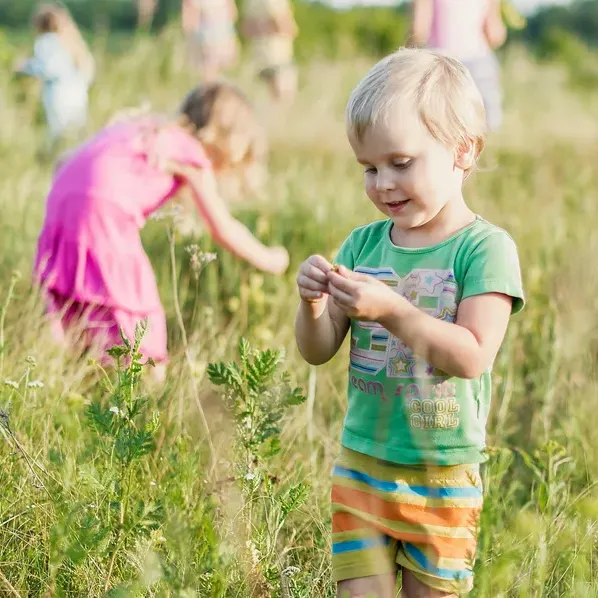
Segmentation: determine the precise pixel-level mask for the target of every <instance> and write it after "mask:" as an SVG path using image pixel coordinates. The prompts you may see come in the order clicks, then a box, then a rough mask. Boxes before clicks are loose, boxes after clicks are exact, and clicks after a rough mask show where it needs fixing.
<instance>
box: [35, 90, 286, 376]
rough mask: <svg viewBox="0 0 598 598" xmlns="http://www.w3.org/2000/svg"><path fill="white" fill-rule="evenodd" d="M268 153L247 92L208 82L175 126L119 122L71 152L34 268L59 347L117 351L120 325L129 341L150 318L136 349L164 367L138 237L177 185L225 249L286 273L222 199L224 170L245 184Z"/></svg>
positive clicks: (277, 256) (157, 305)
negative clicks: (70, 344) (69, 336)
mask: <svg viewBox="0 0 598 598" xmlns="http://www.w3.org/2000/svg"><path fill="white" fill-rule="evenodd" d="M264 148H265V144H264V139H263V133H262V131H261V129H260V127H259V126H258V124H257V122H256V119H255V117H254V114H253V111H252V109H251V106H250V105H249V103H248V102H247V100H246V99H245V97H244V96H243V95H242V93H241V92H240V91H239V90H238V89H237V88H236V87H233V86H231V85H228V84H224V83H214V84H206V85H203V86H200V87H198V88H197V89H196V90H194V91H193V92H192V93H190V94H189V96H188V97H187V98H186V100H185V101H184V103H183V106H182V108H181V113H180V117H179V118H178V119H177V120H176V121H170V122H169V121H168V120H167V119H165V118H159V117H156V116H145V117H141V118H138V119H136V120H130V121H126V122H119V123H116V124H113V125H111V126H108V127H107V128H105V129H104V130H102V131H100V132H99V133H98V134H97V135H95V136H94V137H92V138H91V139H90V140H89V141H87V142H86V143H85V144H83V145H82V146H81V147H79V148H78V149H76V150H75V151H74V152H73V153H71V154H70V155H69V156H68V157H67V158H66V159H65V161H64V162H63V163H62V164H61V165H60V166H59V168H58V170H57V172H56V176H55V179H54V181H53V184H52V189H51V191H50V194H49V196H48V199H47V206H46V216H45V221H44V225H43V228H42V231H41V235H40V238H39V242H38V249H37V256H36V260H35V275H36V278H37V279H38V281H39V283H40V284H41V285H42V287H43V288H44V290H45V291H46V293H47V298H48V308H49V312H50V313H51V314H53V316H54V317H53V318H52V326H53V327H54V329H55V332H56V334H58V335H59V336H60V337H61V339H62V340H64V338H65V332H67V330H68V331H76V333H77V335H79V334H80V335H81V340H82V341H83V343H84V345H85V346H86V347H88V348H91V347H93V348H94V349H99V350H101V351H102V352H105V350H106V349H108V348H109V347H111V346H112V345H114V344H119V343H120V334H119V328H122V329H123V330H124V332H125V333H126V334H127V335H128V336H129V337H130V338H131V337H132V335H133V333H134V329H135V325H136V323H137V322H139V321H140V320H142V319H144V318H147V319H148V324H149V326H148V330H147V333H146V335H145V337H144V339H143V342H142V345H141V351H142V353H143V355H144V356H145V357H151V358H152V359H153V360H154V361H155V362H156V363H157V364H160V363H165V361H166V358H167V351H166V318H165V315H164V310H163V308H162V304H161V302H160V297H159V294H158V288H157V284H156V279H155V277H154V273H153V271H152V267H151V265H150V262H149V259H148V257H147V255H146V253H145V251H144V249H143V246H142V244H141V238H140V230H141V228H142V227H143V225H144V223H145V221H146V220H147V218H148V216H149V215H150V214H152V213H153V212H155V211H156V210H157V209H158V208H160V207H161V206H163V205H164V203H165V202H167V201H168V200H169V199H170V198H171V197H173V196H174V195H175V194H176V193H177V192H178V191H179V190H180V189H181V188H182V187H183V186H187V187H188V189H189V190H190V191H191V195H192V196H193V197H194V200H195V204H196V206H197V209H198V210H199V212H200V214H201V216H202V217H203V220H204V221H205V223H206V226H207V228H208V231H209V232H210V234H211V235H212V237H213V238H214V240H215V241H216V242H217V243H218V244H219V245H220V246H221V247H223V248H224V249H226V250H228V251H231V252H232V253H234V254H235V255H237V256H238V257H240V258H241V259H244V260H246V261H247V262H249V263H250V264H252V265H253V266H255V267H256V268H259V269H260V270H263V271H265V272H269V273H272V274H282V273H283V272H284V271H285V270H286V268H287V266H288V254H287V251H286V250H285V249H284V248H282V247H274V248H268V247H265V246H264V245H262V244H261V243H260V242H259V241H258V240H257V239H256V238H255V237H254V236H253V235H252V234H251V232H250V231H249V230H248V229H247V228H245V226H243V224H241V223H240V222H239V221H238V220H236V219H234V218H233V217H232V216H231V215H230V213H229V212H228V210H227V207H226V204H225V203H224V201H223V200H222V199H221V197H220V196H219V194H218V191H217V184H216V176H215V175H216V174H218V173H219V172H222V171H225V170H226V171H230V170H236V171H237V172H238V174H239V177H240V178H241V179H242V180H243V181H244V182H245V183H246V184H247V185H251V183H252V176H253V173H254V172H255V171H257V170H259V164H260V161H261V159H262V158H263V157H264V154H265V151H264ZM159 372H160V373H159V375H160V376H161V375H162V374H163V367H162V368H160V370H159Z"/></svg>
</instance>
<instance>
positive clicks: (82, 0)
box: [0, 0, 598, 62]
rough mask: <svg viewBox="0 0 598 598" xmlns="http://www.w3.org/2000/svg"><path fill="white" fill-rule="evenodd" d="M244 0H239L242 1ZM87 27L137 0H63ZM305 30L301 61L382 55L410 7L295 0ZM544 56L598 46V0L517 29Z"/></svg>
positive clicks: (174, 1)
mask: <svg viewBox="0 0 598 598" xmlns="http://www.w3.org/2000/svg"><path fill="white" fill-rule="evenodd" d="M242 1H243V0H238V2H240V3H241V4H242ZM36 4H37V0H0V27H2V28H6V29H9V30H14V29H20V30H23V29H25V28H26V27H27V26H28V23H29V20H30V17H31V14H32V12H33V10H34V8H35V6H36ZM63 4H65V5H66V6H68V8H69V9H70V10H71V12H72V14H73V16H74V18H75V19H76V21H77V23H79V25H80V26H81V27H83V28H84V29H87V30H96V31H97V30H104V31H105V30H111V31H121V32H126V31H132V30H133V29H135V27H136V25H137V8H136V1H135V0H63ZM180 4H181V0H159V2H158V8H157V11H156V14H155V18H154V21H153V28H154V29H155V30H159V29H161V28H162V27H164V26H165V25H167V24H168V23H169V22H170V21H171V20H174V19H178V18H179V13H180ZM295 12H296V18H297V22H298V24H299V28H300V37H299V39H298V41H297V46H296V51H297V56H298V58H299V59H302V58H305V57H307V56H313V55H314V54H315V55H322V56H326V57H330V58H334V57H337V56H340V55H345V56H346V55H347V54H348V53H349V52H351V51H353V52H356V53H360V54H370V55H374V56H377V55H380V54H385V53H388V52H390V51H392V50H394V49H396V48H397V47H399V46H401V45H403V44H404V43H405V40H406V39H407V33H408V24H409V15H408V9H407V5H406V3H405V4H402V5H399V6H397V7H396V8H381V7H380V8H364V7H354V8H351V9H347V10H342V11H339V10H334V9H332V8H330V7H329V6H326V5H325V4H320V3H318V2H308V1H305V0H295ZM512 39H514V40H518V41H523V42H525V43H526V44H528V45H529V46H531V47H532V48H533V49H534V51H535V52H536V53H537V54H538V55H539V56H540V57H541V58H547V59H550V60H554V59H555V58H557V59H563V58H564V59H565V61H566V62H568V61H570V60H573V56H578V57H579V52H580V51H581V48H582V47H583V46H585V45H589V46H598V0H574V1H573V2H572V3H571V4H570V5H566V6H549V7H544V8H543V9H541V10H540V11H538V12H537V13H536V14H535V15H534V16H532V17H530V18H529V19H528V26H527V28H526V29H524V30H523V31H521V32H513V36H512Z"/></svg>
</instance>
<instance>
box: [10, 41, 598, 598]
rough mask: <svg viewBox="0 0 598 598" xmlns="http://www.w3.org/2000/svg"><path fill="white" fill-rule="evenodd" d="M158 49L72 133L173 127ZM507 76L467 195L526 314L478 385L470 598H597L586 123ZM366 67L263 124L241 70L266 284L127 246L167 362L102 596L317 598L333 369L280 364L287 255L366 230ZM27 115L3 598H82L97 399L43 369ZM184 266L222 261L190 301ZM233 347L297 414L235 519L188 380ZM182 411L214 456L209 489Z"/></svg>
mask: <svg viewBox="0 0 598 598" xmlns="http://www.w3.org/2000/svg"><path fill="white" fill-rule="evenodd" d="M172 37H173V36H172V35H171V36H170V37H169V36H168V35H167V36H166V38H165V39H164V40H162V41H161V42H156V41H155V40H147V39H143V38H142V39H139V40H137V41H136V42H131V48H130V52H129V53H128V54H123V55H118V56H116V57H115V56H109V55H107V54H105V53H103V52H102V51H101V49H100V51H99V54H98V62H99V68H100V78H99V80H98V82H97V85H96V86H95V88H94V89H93V92H92V117H91V123H90V129H91V130H95V129H97V128H98V127H100V126H101V125H102V124H103V123H104V122H106V121H107V120H108V119H109V118H110V117H111V116H112V115H113V113H114V112H116V111H117V110H119V109H121V108H123V107H131V106H137V105H140V104H142V103H143V102H145V101H150V102H151V104H152V107H153V108H154V109H157V110H164V111H169V112H174V111H175V110H176V108H177V106H178V104H179V102H180V101H181V99H182V97H183V96H184V94H185V93H186V91H187V90H188V89H189V88H190V87H191V86H192V85H193V84H194V83H195V82H196V77H195V76H194V75H193V74H192V73H189V72H187V71H185V70H184V69H183V68H182V66H181V63H182V59H183V52H184V49H183V48H182V46H181V45H180V44H179V43H177V42H176V41H173V39H171V38H172ZM108 46H109V44H108ZM506 62H507V65H506V72H505V83H506V89H507V118H506V124H505V127H504V130H503V131H502V132H501V133H500V134H499V135H497V136H496V137H494V138H492V139H490V140H489V146H488V150H487V152H486V153H485V155H484V158H483V160H482V162H481V164H480V169H479V172H478V173H477V174H476V175H475V177H474V178H473V179H472V180H471V181H470V182H468V185H467V195H468V197H469V199H470V203H471V206H472V207H473V209H474V210H476V211H477V212H479V213H480V214H481V215H483V216H484V217H486V218H487V219H489V220H491V221H492V222H495V223H496V224H498V225H501V226H504V227H505V228H506V229H507V230H508V231H509V232H510V233H511V234H512V235H513V237H514V238H515V239H516V241H517V243H518V246H519V250H520V256H521V261H522V266H523V274H524V281H525V288H526V292H527V300H528V306H527V308H526V310H525V311H524V312H523V313H522V314H521V315H519V316H517V317H516V318H515V319H514V320H513V322H512V324H511V327H510V331H509V334H508V337H507V339H506V341H505V344H504V347H503V350H502V351H501V353H500V355H499V358H498V359H497V363H496V366H495V393H494V408H493V411H492V414H491V418H490V427H489V439H490V444H491V445H492V446H493V447H494V451H493V455H492V458H491V461H490V464H489V465H488V467H487V468H486V471H485V481H486V494H487V497H486V506H485V510H484V515H483V521H482V534H481V538H480V552H479V555H478V559H477V563H476V576H477V583H476V589H475V590H474V593H473V596H480V597H482V596H483V597H485V598H496V597H501V596H504V597H507V596H509V597H513V598H515V597H530V598H531V597H540V596H546V597H555V598H556V597H586V596H598V574H597V573H596V571H597V565H598V562H597V556H596V555H597V552H596V542H597V540H598V535H597V534H598V523H597V522H598V491H597V490H596V488H595V480H596V479H597V478H598V449H597V446H598V445H597V443H596V440H595V437H596V432H595V430H596V429H597V428H598V409H596V406H595V403H596V396H597V391H598V384H597V382H598V379H597V377H596V365H597V363H598V362H597V352H598V342H597V341H598V327H597V325H596V322H597V321H598V318H597V316H598V302H597V300H596V297H598V277H597V275H596V274H595V264H594V262H595V256H596V251H598V228H597V226H596V223H597V222H598V219H597V214H596V211H597V210H598V172H597V170H596V168H595V161H596V158H595V156H596V155H597V152H598V136H597V134H596V133H598V106H597V103H596V100H594V99H593V98H592V97H591V96H589V95H584V94H582V93H581V92H579V91H576V92H575V93H574V92H572V91H568V90H567V89H566V86H564V82H565V81H566V78H565V77H564V76H563V74H562V73H561V72H560V71H559V70H558V69H556V68H548V67H539V66H538V65H536V64H534V63H533V62H531V61H530V60H529V58H527V57H526V56H525V55H524V54H523V53H522V52H519V51H517V52H513V53H512V54H511V55H510V56H508V57H507V58H506ZM367 66H368V62H367V61H366V60H365V59H364V60H361V61H359V60H357V61H351V62H349V61H347V62H346V63H338V64H330V63H315V62H314V63H311V64H308V65H306V66H305V67H303V68H302V71H301V78H302V91H301V94H300V96H299V98H298V99H297V102H296V104H295V106H293V107H292V108H281V107H278V106H272V105H271V104H270V102H269V99H268V97H267V95H266V92H265V90H264V89H263V88H261V87H259V84H258V83H257V82H255V81H254V80H253V77H252V71H251V70H250V69H249V68H244V69H242V70H241V71H240V72H238V73H236V74H235V77H236V78H237V79H238V80H239V81H240V83H241V84H242V85H243V86H244V87H245V88H246V89H247V90H248V92H249V93H250V95H251V96H252V97H253V98H254V99H255V102H256V104H257V106H258V112H259V114H260V116H261V118H262V120H264V121H265V122H266V123H267V126H268V128H269V132H270V136H271V159H270V170H271V179H270V181H269V184H268V187H267V191H266V193H265V197H263V198H259V200H256V201H254V202H247V203H240V204H237V205H236V206H235V210H236V211H237V213H238V215H239V217H240V218H241V219H242V220H243V221H245V222H247V223H248V224H249V225H250V226H251V227H252V229H253V230H256V231H257V232H258V234H259V236H260V237H261V238H262V239H264V240H265V241H266V242H268V243H283V244H285V245H286V246H287V247H288V249H289V251H290V254H291V259H292V265H291V268H290V270H289V273H288V274H287V275H285V276H284V277H282V278H280V279H275V278H272V277H269V276H264V275H262V274H259V273H257V272H255V271H253V270H251V269H249V268H248V267H247V266H245V265H243V264H240V263H238V262H236V261H235V260H234V259H233V258H232V257H230V256H229V255H226V254H224V253H223V252H221V251H219V250H218V249H217V248H215V246H214V245H213V243H212V242H211V241H210V240H209V239H208V238H207V237H205V236H202V237H199V238H194V237H189V236H187V237H184V236H183V235H182V234H181V233H180V232H177V231H174V230H173V229H172V228H169V227H172V225H171V223H170V221H169V220H165V221H164V220H163V221H150V222H149V223H148V226H147V228H146V230H145V231H144V234H143V238H144V242H145V245H146V248H147V251H148V253H149V255H150V258H151V260H152V263H153V265H154V267H155V271H156V275H157V277H158V280H159V285H160V291H161V295H162V299H163V301H164V304H165V307H166V309H167V313H168V314H169V342H170V349H171V354H172V363H171V366H170V370H169V377H168V382H167V385H166V388H165V389H164V390H163V391H160V390H156V388H155V387H151V386H148V388H147V392H148V393H149V403H148V406H147V409H148V413H151V412H152V411H153V410H158V411H159V412H160V421H161V426H160V428H159V429H158V431H157V432H156V444H155V448H154V449H153V450H152V452H151V453H150V455H149V456H147V457H146V458H144V460H143V462H142V466H140V467H139V468H138V469H137V470H135V475H134V478H133V481H132V486H131V489H130V492H131V495H132V496H134V497H135V500H136V501H137V502H136V503H135V504H136V505H137V506H138V507H139V508H141V507H140V505H141V502H139V501H142V503H143V509H146V510H145V511H144V510H143V509H141V510H140V511H139V512H138V513H137V511H135V513H134V515H135V517H137V514H138V518H137V519H135V518H134V524H132V526H131V527H130V528H127V530H126V533H125V532H121V533H123V534H124V539H123V540H119V542H120V544H119V552H118V556H117V558H116V559H115V560H114V563H113V568H112V572H111V576H110V579H111V582H110V585H111V586H114V587H116V586H119V587H120V588H121V589H120V590H118V591H119V592H122V593H120V594H119V593H116V590H115V591H114V593H113V595H115V596H116V595H118V596H120V595H122V596H124V595H131V596H196V595H197V596H212V595H213V596H241V597H244V596H297V597H313V596H316V597H320V596H322V597H325V596H332V595H333V589H334V588H333V584H332V582H331V578H330V558H329V520H330V514H329V506H328V493H329V474H330V471H331V467H332V461H333V459H334V456H335V454H336V451H337V448H338V437H339V432H340V427H341V423H342V417H343V413H344V405H345V398H344V397H345V384H346V354H345V352H344V350H343V352H342V354H341V355H339V356H338V357H337V358H335V359H334V360H333V361H332V362H331V363H329V364H327V365H326V366H323V367H321V368H318V369H317V370H312V369H310V368H309V367H308V366H307V365H306V364H305V363H304V362H303V361H302V360H301V359H300V357H299V356H298V353H297V351H296V349H295V347H294V341H293V330H292V323H293V317H294V310H295V307H296V302H297V297H296V293H295V288H294V273H295V270H296V267H297V266H298V264H299V263H300V261H302V260H303V259H304V258H305V257H306V256H307V255H309V254H311V253H314V252H319V253H322V254H325V255H328V256H332V255H333V254H334V252H335V250H336V248H337V247H338V245H339V244H340V242H341V241H342V240H343V238H344V237H345V236H346V235H347V234H348V233H349V232H350V231H351V230H352V228H353V227H355V226H357V225H359V224H363V223H364V222H367V221H368V220H372V219H374V218H376V217H377V215H376V213H375V211H374V209H373V208H372V207H371V206H370V205H369V204H368V202H367V199H366V198H365V196H364V194H363V191H362V188H361V181H360V172H359V169H358V167H357V166H356V164H355V163H354V159H353V157H352V156H351V153H350V149H349V146H348V144H347V142H346V140H345V138H344V128H343V106H344V102H345V99H346V97H347V94H348V92H349V90H350V88H351V86H352V85H353V84H354V83H356V82H357V80H358V79H359V77H360V75H362V74H363V72H364V71H365V69H366V68H367ZM35 97H36V96H35V89H34V86H31V85H28V84H25V83H18V82H15V81H11V80H9V75H8V73H7V72H5V71H3V72H2V73H1V74H0V120H1V126H0V155H1V161H2V176H1V177H0V206H1V209H2V218H1V220H0V256H1V257H0V275H1V277H2V278H1V280H2V281H3V282H2V283H1V284H0V305H3V304H4V302H5V301H6V299H7V294H8V290H9V284H10V280H11V275H12V273H13V271H15V270H18V271H20V272H21V274H22V278H21V279H20V280H19V281H18V282H17V283H16V286H15V297H14V298H13V300H12V302H11V303H10V305H9V306H8V309H7V311H6V319H5V323H4V330H3V334H4V340H5V343H4V346H3V347H2V350H3V353H2V362H1V363H2V366H1V367H2V369H1V371H0V377H1V380H0V382H1V383H2V384H3V385H2V387H1V388H0V408H2V409H3V412H4V411H7V412H8V411H9V423H10V430H11V432H12V435H11V434H10V433H9V432H8V430H7V429H6V428H0V429H2V430H3V436H2V437H1V438H0V595H2V596H4V595H6V596H10V595H12V596H16V595H20V596H23V597H25V596H101V595H104V588H105V585H106V579H107V572H108V570H109V567H110V560H111V556H110V555H111V554H113V552H111V548H110V546H112V544H111V542H113V541H114V535H109V536H108V537H101V535H94V530H96V528H97V529H100V528H101V525H104V524H106V525H108V523H109V522H108V523H107V521H108V520H107V519H106V516H105V514H106V512H110V511H109V509H110V505H106V504H105V501H106V500H107V499H106V497H107V496H108V495H109V492H108V485H109V484H111V483H113V481H111V480H113V477H111V476H110V475H109V474H110V469H109V468H108V466H107V463H108V462H107V461H106V460H105V457H104V456H102V455H103V453H101V452H98V450H97V444H96V441H95V440H94V438H95V437H94V435H93V432H92V430H91V429H90V427H89V425H88V419H87V417H86V415H85V413H86V409H87V406H88V405H89V403H90V402H91V401H92V400H93V399H94V398H98V397H101V396H103V392H104V391H102V388H101V387H100V386H99V380H100V378H101V376H100V375H99V374H98V371H97V367H96V366H95V365H93V364H89V363H87V362H86V361H85V360H75V359H73V358H72V356H70V355H69V354H68V353H67V352H65V351H64V350H63V349H61V348H59V347H55V346H53V344H52V342H51V339H50V335H49V333H48V331H47V330H46V328H45V326H44V324H43V320H42V317H41V314H42V306H41V304H40V300H39V297H38V296H37V294H36V293H35V292H34V291H33V290H32V289H31V287H30V283H29V281H30V272H31V262H32V259H33V256H34V252H35V243H36V239H37V234H38V231H39V228H40V226H41V222H42V218H43V213H44V200H45V195H46V193H47V190H48V186H49V183H50V176H51V165H49V164H47V163H43V162H39V161H37V160H36V152H37V149H38V148H39V146H40V144H41V143H42V140H43V134H44V131H43V127H42V126H41V124H39V123H38V124H36V125H35V126H32V125H31V123H32V120H33V119H35V118H36V114H37V104H36V102H35ZM168 230H170V231H171V232H174V234H175V241H176V246H175V247H174V249H175V251H174V255H175V272H176V281H177V282H176V289H177V291H178V297H177V296H176V295H175V293H174V292H173V291H174V288H173V283H172V280H173V271H172V261H171V259H170V255H171V253H170V249H171V245H170V241H169V236H168V234H167V232H168ZM192 243H197V244H198V245H199V246H200V248H201V249H203V250H205V251H216V252H217V253H218V256H219V257H218V260H217V261H216V262H215V263H211V264H208V265H207V266H206V267H205V268H204V270H203V271H202V272H201V275H200V277H199V280H196V279H195V277H194V274H193V272H192V270H191V268H190V267H189V253H188V252H187V251H186V246H188V245H190V244H192ZM177 299H178V300H177ZM176 308H180V311H181V313H182V316H183V324H184V328H185V331H186V336H187V338H188V352H187V355H186V356H185V347H184V344H183V338H184V336H183V334H182V330H181V326H180V323H179V322H178V321H177V318H176V317H175V314H176ZM241 335H244V336H246V337H247V338H248V339H249V340H250V341H251V343H252V344H253V345H254V346H256V347H262V348H271V349H277V350H278V349H279V350H283V351H284V352H285V355H286V357H285V361H284V369H285V370H287V371H289V372H290V374H291V377H292V378H293V382H294V383H297V384H299V385H300V386H301V387H303V389H304V391H305V393H306V394H308V395H309V396H308V401H307V402H306V403H305V404H304V405H301V406H298V407H295V408H294V410H293V411H292V412H291V413H290V415H291V417H289V419H288V421H287V422H286V424H285V426H284V429H283V431H282V441H281V450H280V452H279V453H278V455H276V456H275V457H272V459H271V460H270V461H269V462H268V463H269V465H268V475H271V476H272V479H271V480H270V481H269V482H268V484H269V485H268V484H266V485H264V486H262V487H260V489H259V492H258V491H257V490H256V494H255V495H252V499H251V500H252V501H257V503H258V504H259V508H258V507H257V506H256V507H255V509H256V510H254V511H252V516H251V518H248V515H247V509H248V508H249V505H251V504H252V503H251V501H250V502H247V501H248V498H247V497H248V496H249V495H248V494H247V493H246V492H245V491H246V488H245V489H243V487H242V486H239V485H238V484H236V483H234V482H233V481H231V480H232V479H234V478H235V476H236V473H235V471H237V469H236V468H238V467H239V466H240V465H239V463H241V462H242V461H243V457H242V455H239V454H234V452H233V453H231V451H230V447H231V446H233V440H234V426H233V425H232V423H231V420H230V417H231V415H230V413H229V412H227V410H226V409H224V408H223V403H222V400H221V398H220V395H219V394H218V391H217V389H215V388H214V387H213V386H212V385H211V384H210V383H209V381H208V377H207V374H206V368H207V365H208V364H209V363H211V362H216V361H219V360H226V361H228V360H231V359H235V358H236V349H237V344H238V340H239V337H240V336H241ZM28 357H30V358H29V359H28ZM31 358H33V359H31ZM38 381H39V382H41V384H43V386H42V385H41V384H39V383H37V382H38ZM34 382H35V384H33V383H34ZM15 385H16V386H17V388H15ZM199 405H200V406H201V407H202V409H203V410H204V411H205V416H206V419H207V422H208V426H209V429H210V434H211V437H212V439H213V443H214V447H215V451H216V453H217V455H216V457H217V459H216V461H215V462H216V467H215V468H214V469H213V470H211V469H210V465H209V463H210V461H209V454H208V452H209V451H208V445H207V443H206V433H205V429H204V427H203V425H202V418H201V414H200V411H199V409H198V406H199ZM235 446H236V445H235ZM102 472H104V473H102ZM102 476H107V477H102ZM268 479H269V478H268ZM298 484H306V485H307V487H308V490H307V496H306V500H305V502H304V503H303V504H302V505H301V506H299V507H298V508H299V510H298V511H293V512H291V513H290V515H289V517H288V519H286V521H285V523H284V526H283V527H282V529H281V530H279V531H277V520H274V519H268V516H267V514H268V513H270V514H271V516H272V517H273V515H272V513H276V512H277V511H276V510H275V509H274V506H275V504H279V503H276V502H275V501H280V500H282V498H283V497H284V493H285V492H287V490H288V489H289V488H292V487H296V486H297V485H298ZM287 498H288V497H287ZM268 505H270V507H271V508H270V509H268V508H267V507H268ZM106 509H108V511H107V510H106ZM262 515H263V518H262V519H260V517H262ZM131 516H133V515H131ZM96 519H98V521H99V523H94V522H95V521H96ZM132 521H133V520H132ZM248 521H250V522H253V524H252V526H250V527H249V528H248ZM113 531H114V530H113ZM275 532H276V536H274V533H275ZM273 538H274V541H275V545H274V550H273V546H272V542H273Z"/></svg>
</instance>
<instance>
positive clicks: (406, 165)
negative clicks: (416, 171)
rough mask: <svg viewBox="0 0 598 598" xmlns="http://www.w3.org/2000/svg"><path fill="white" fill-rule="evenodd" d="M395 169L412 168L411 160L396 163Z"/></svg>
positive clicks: (394, 164)
mask: <svg viewBox="0 0 598 598" xmlns="http://www.w3.org/2000/svg"><path fill="white" fill-rule="evenodd" d="M393 166H394V168H396V169H398V170H405V169H406V168H409V167H410V166H411V160H403V161H402V162H394V163H393Z"/></svg>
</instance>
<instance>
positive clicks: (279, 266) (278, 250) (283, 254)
mask: <svg viewBox="0 0 598 598" xmlns="http://www.w3.org/2000/svg"><path fill="white" fill-rule="evenodd" d="M288 267H289V252H288V251H287V250H286V249H285V248H284V247H271V248H270V263H269V265H268V269H267V271H268V272H270V274H276V275H279V274H284V272H286V269H287V268H288Z"/></svg>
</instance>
